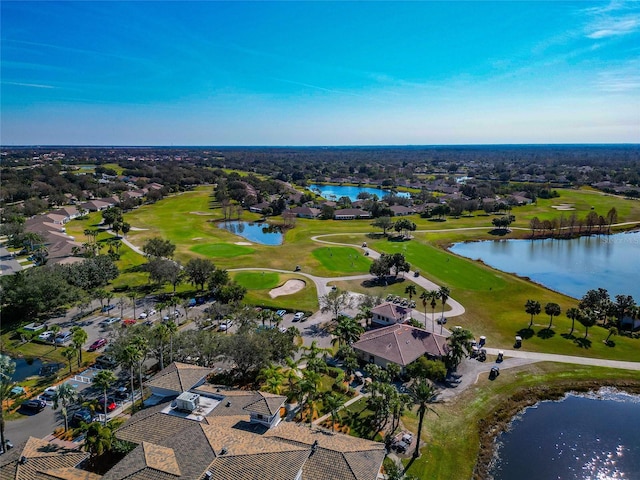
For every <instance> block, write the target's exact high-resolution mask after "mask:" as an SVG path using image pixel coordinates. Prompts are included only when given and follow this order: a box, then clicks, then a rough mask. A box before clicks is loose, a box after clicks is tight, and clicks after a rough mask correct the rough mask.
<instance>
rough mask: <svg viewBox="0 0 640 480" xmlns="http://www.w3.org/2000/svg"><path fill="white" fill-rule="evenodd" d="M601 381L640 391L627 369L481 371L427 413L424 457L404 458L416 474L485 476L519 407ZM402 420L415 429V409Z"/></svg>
mask: <svg viewBox="0 0 640 480" xmlns="http://www.w3.org/2000/svg"><path fill="white" fill-rule="evenodd" d="M600 386H614V387H615V386H618V387H620V388H624V389H625V390H629V391H632V392H640V375H638V372H632V371H624V370H612V369H606V368H596V367H582V366H579V365H571V366H567V365H559V364H551V363H536V364H532V365H527V366H525V367H520V368H516V369H509V370H504V371H503V372H502V373H501V375H500V377H499V378H498V380H496V381H494V382H490V381H489V380H487V379H486V377H485V376H483V377H482V378H481V379H480V380H479V381H478V383H477V384H476V385H474V386H473V387H471V388H469V389H468V390H466V391H465V392H463V393H462V394H461V395H459V396H458V397H456V398H455V399H454V400H452V401H450V402H447V403H442V404H436V405H435V406H434V407H435V411H436V414H434V413H428V414H427V416H426V417H425V422H424V427H423V439H424V441H425V443H426V446H425V447H424V448H423V449H422V455H421V457H420V458H418V459H417V460H415V461H413V462H411V461H410V460H407V461H405V465H406V466H407V472H408V473H409V474H411V475H414V476H417V477H418V478H429V479H442V480H448V479H452V478H460V479H464V478H474V479H484V478H487V477H486V472H487V466H488V462H489V461H490V459H491V455H492V453H493V440H494V438H495V436H496V435H497V434H498V433H499V432H500V431H502V430H503V429H504V428H505V427H506V426H507V424H508V423H509V422H510V421H511V419H512V417H513V416H514V415H515V414H516V413H518V412H519V411H521V410H522V409H523V408H525V407H526V406H529V405H533V404H534V403H536V402H537V401H539V400H543V399H549V398H559V397H561V396H562V395H563V394H564V393H565V392H568V391H590V390H596V389H598V388H599V387H600ZM403 422H404V424H405V425H406V426H407V427H408V428H409V429H410V430H412V431H414V432H415V431H416V430H417V423H418V422H417V417H416V415H415V414H414V413H413V412H412V413H410V414H408V415H406V416H405V417H403Z"/></svg>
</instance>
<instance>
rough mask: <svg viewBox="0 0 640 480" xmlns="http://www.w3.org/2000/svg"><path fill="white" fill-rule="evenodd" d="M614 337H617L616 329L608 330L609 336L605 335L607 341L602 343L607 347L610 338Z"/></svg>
mask: <svg viewBox="0 0 640 480" xmlns="http://www.w3.org/2000/svg"><path fill="white" fill-rule="evenodd" d="M616 335H618V329H617V328H616V327H611V328H609V335H607V339H606V340H605V341H604V343H606V344H607V345H609V339H610V338H611V337H615V336H616Z"/></svg>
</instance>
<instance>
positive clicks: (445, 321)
mask: <svg viewBox="0 0 640 480" xmlns="http://www.w3.org/2000/svg"><path fill="white" fill-rule="evenodd" d="M445 323H447V317H440V318H439V319H438V325H444V324H445Z"/></svg>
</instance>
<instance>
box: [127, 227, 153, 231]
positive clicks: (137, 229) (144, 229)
mask: <svg viewBox="0 0 640 480" xmlns="http://www.w3.org/2000/svg"><path fill="white" fill-rule="evenodd" d="M129 230H131V231H132V232H144V231H146V230H149V229H148V228H140V227H130V228H129Z"/></svg>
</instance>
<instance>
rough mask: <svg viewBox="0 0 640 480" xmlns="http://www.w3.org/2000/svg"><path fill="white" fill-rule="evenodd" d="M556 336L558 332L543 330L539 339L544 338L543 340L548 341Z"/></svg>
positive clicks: (539, 334)
mask: <svg viewBox="0 0 640 480" xmlns="http://www.w3.org/2000/svg"><path fill="white" fill-rule="evenodd" d="M555 334H556V332H554V331H553V330H551V329H550V328H543V329H542V330H540V331H539V332H538V338H542V339H543V340H548V339H550V338H553V336H554V335H555Z"/></svg>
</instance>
